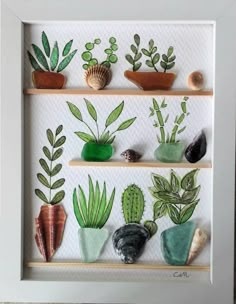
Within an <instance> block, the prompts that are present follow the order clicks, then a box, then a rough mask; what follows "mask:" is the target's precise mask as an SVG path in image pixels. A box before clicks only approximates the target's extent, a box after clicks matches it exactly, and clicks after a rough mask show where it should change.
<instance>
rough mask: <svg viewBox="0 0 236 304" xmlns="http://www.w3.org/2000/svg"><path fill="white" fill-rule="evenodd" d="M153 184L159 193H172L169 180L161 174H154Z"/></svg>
mask: <svg viewBox="0 0 236 304" xmlns="http://www.w3.org/2000/svg"><path fill="white" fill-rule="evenodd" d="M152 182H153V185H154V186H155V187H156V189H157V191H167V192H170V191H171V186H170V184H169V182H168V180H167V179H166V178H165V177H163V176H161V175H159V174H155V173H152Z"/></svg>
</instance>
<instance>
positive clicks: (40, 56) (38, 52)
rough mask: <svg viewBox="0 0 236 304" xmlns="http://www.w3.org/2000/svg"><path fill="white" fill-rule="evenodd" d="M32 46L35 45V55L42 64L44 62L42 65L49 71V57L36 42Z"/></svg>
mask: <svg viewBox="0 0 236 304" xmlns="http://www.w3.org/2000/svg"><path fill="white" fill-rule="evenodd" d="M32 47H33V50H34V53H35V56H36V58H37V59H38V62H39V63H40V64H42V66H43V67H44V68H45V69H46V70H47V71H49V66H48V63H47V59H46V57H45V56H44V54H43V52H42V51H41V50H40V48H39V47H38V46H37V45H35V44H32Z"/></svg>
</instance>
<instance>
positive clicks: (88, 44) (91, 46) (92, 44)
mask: <svg viewBox="0 0 236 304" xmlns="http://www.w3.org/2000/svg"><path fill="white" fill-rule="evenodd" d="M85 48H86V49H87V50H88V51H91V50H93V49H94V43H92V42H88V43H86V44H85Z"/></svg>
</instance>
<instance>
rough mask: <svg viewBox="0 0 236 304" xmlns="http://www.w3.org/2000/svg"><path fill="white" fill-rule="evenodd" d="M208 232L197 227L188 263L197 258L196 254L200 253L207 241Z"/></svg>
mask: <svg viewBox="0 0 236 304" xmlns="http://www.w3.org/2000/svg"><path fill="white" fill-rule="evenodd" d="M207 238H208V236H207V234H206V232H205V231H204V230H202V229H200V228H197V229H196V230H195V232H194V236H193V240H192V244H191V247H190V250H189V254H188V259H187V262H186V264H187V265H189V264H191V263H192V261H193V260H194V259H195V258H196V256H197V255H198V254H199V253H200V251H201V250H202V249H203V247H204V246H205V244H206V241H207Z"/></svg>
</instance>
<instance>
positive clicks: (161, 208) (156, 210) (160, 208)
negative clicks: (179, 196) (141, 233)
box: [153, 201, 167, 221]
mask: <svg viewBox="0 0 236 304" xmlns="http://www.w3.org/2000/svg"><path fill="white" fill-rule="evenodd" d="M166 213H167V205H166V204H165V203H163V202H159V201H156V202H155V204H154V206H153V218H154V221H156V220H157V219H158V218H161V217H163V216H165V215H166Z"/></svg>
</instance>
